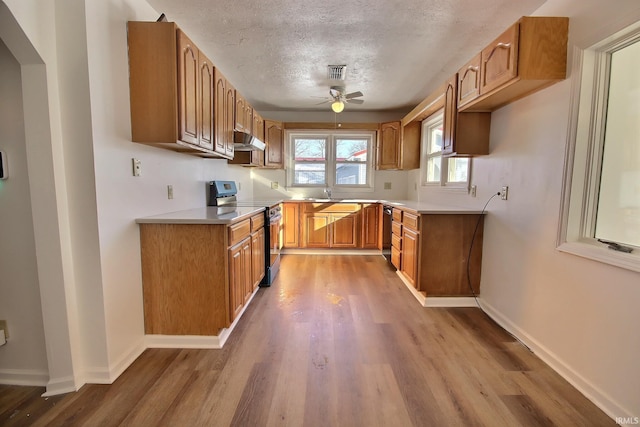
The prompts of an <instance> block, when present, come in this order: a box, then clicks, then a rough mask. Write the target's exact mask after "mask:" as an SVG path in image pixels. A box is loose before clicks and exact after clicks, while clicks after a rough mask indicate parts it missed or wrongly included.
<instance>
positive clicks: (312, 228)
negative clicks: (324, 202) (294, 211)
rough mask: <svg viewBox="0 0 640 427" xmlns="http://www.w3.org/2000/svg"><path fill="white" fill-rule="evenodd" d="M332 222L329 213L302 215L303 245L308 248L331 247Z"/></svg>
mask: <svg viewBox="0 0 640 427" xmlns="http://www.w3.org/2000/svg"><path fill="white" fill-rule="evenodd" d="M330 224H331V218H330V216H329V214H320V213H315V214H304V215H302V246H303V247H306V248H328V247H330V241H331V233H330Z"/></svg>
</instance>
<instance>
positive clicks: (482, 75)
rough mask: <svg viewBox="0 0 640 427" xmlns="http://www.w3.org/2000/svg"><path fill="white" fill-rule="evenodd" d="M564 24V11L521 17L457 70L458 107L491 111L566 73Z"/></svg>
mask: <svg viewBox="0 0 640 427" xmlns="http://www.w3.org/2000/svg"><path fill="white" fill-rule="evenodd" d="M568 27H569V18H566V17H539V16H536V17H522V18H521V19H520V20H518V22H516V23H515V24H513V25H512V26H511V27H509V28H508V29H507V30H506V31H505V32H504V33H502V34H501V35H500V36H498V37H497V38H496V39H495V40H494V41H493V42H491V43H490V44H489V45H488V46H486V47H485V48H484V49H483V50H482V51H481V52H480V58H479V61H478V58H477V57H475V58H474V59H473V60H472V61H470V63H469V64H467V65H465V66H464V67H463V68H461V69H460V70H459V71H458V75H459V78H460V79H462V84H460V87H459V90H461V91H462V93H458V100H459V101H462V102H460V104H459V105H458V108H459V109H460V110H464V111H492V110H495V109H497V108H500V107H501V106H503V105H506V104H508V103H509V102H512V101H515V100H517V99H520V98H522V97H523V96H526V95H529V94H531V93H532V92H535V91H537V90H540V89H542V88H544V87H547V86H549V85H551V84H553V83H555V82H558V81H560V80H563V79H564V78H566V66H567V40H568ZM476 61H478V62H476ZM470 67H471V69H473V70H474V71H473V72H468V70H469V69H470ZM476 67H478V71H477V72H476V71H475V69H476ZM476 73H479V76H478V75H477V74H476ZM478 77H479V85H478V89H477V90H475V89H473V90H472V86H474V85H476V82H475V81H474V80H475V79H476V78H478Z"/></svg>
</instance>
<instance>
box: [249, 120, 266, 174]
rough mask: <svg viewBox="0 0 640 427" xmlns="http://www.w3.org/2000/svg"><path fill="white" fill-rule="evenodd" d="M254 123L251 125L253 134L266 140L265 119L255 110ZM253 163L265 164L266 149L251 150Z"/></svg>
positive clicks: (261, 139)
mask: <svg viewBox="0 0 640 427" xmlns="http://www.w3.org/2000/svg"><path fill="white" fill-rule="evenodd" d="M251 120H252V121H253V125H252V126H251V134H252V135H253V136H255V137H256V138H258V139H259V140H260V141H262V142H264V119H263V118H262V116H261V115H260V114H258V112H257V111H255V110H253V114H252V116H251ZM251 164H252V165H255V166H264V151H262V150H253V151H251Z"/></svg>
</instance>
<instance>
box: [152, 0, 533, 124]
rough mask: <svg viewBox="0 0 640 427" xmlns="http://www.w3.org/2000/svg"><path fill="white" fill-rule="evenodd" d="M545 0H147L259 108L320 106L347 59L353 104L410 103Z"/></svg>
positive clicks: (388, 107) (394, 106)
mask: <svg viewBox="0 0 640 427" xmlns="http://www.w3.org/2000/svg"><path fill="white" fill-rule="evenodd" d="M544 1H545V0H516V1H514V0H402V1H400V0H373V1H372V0H369V1H367V0H325V1H320V0H313V1H311V0H264V1H251V0H181V1H175V0H148V2H149V3H150V4H151V6H152V7H154V8H155V9H156V10H157V11H158V14H160V13H165V14H166V16H167V18H168V20H169V21H174V22H176V23H177V24H178V26H179V27H180V28H182V29H183V30H184V31H185V33H186V34H187V35H188V36H189V37H190V38H191V39H192V40H193V41H194V42H195V43H196V45H198V47H199V48H200V49H201V50H202V51H204V52H205V54H206V55H207V56H208V57H209V59H210V60H211V61H213V63H214V64H215V65H216V66H217V67H218V68H219V69H220V70H221V71H222V73H223V74H224V75H225V76H226V77H227V78H228V79H229V80H230V81H231V82H232V83H233V85H234V86H235V87H236V89H237V90H238V91H240V93H242V95H243V96H244V97H245V98H247V99H248V100H249V102H250V103H251V104H252V105H253V107H254V108H255V109H256V110H258V111H279V110H281V111H291V110H301V111H302V110H304V111H313V110H318V111H324V110H328V109H329V105H328V104H323V105H317V104H318V102H321V101H322V99H320V98H318V97H326V96H328V92H329V85H330V82H329V81H328V80H327V65H329V64H347V77H346V81H345V82H344V83H345V86H346V90H347V92H353V91H362V92H363V93H364V97H363V99H364V100H365V102H364V104H362V105H354V104H347V107H346V108H347V109H348V110H352V111H409V110H410V109H411V108H413V107H414V106H415V105H417V104H418V103H420V101H422V100H423V99H424V98H425V97H426V96H427V95H428V94H429V92H430V91H432V90H433V89H435V88H436V87H437V86H438V85H440V84H442V83H443V82H444V81H445V80H446V79H447V78H448V77H449V76H451V75H452V74H453V73H455V72H456V70H457V69H458V68H459V67H460V66H462V65H463V64H464V63H465V62H467V61H468V60H469V59H471V57H472V56H473V55H474V54H476V53H477V52H479V51H480V50H481V49H482V48H483V47H484V46H485V45H486V44H488V43H489V42H491V41H492V40H493V39H494V38H495V37H496V36H497V35H499V34H500V33H501V32H502V31H504V30H505V29H506V28H507V27H508V26H510V25H511V24H513V23H514V22H515V21H517V20H518V19H519V18H520V17H521V16H524V15H530V14H532V12H534V11H535V10H536V9H537V8H538V7H540V5H542V4H543V3H544Z"/></svg>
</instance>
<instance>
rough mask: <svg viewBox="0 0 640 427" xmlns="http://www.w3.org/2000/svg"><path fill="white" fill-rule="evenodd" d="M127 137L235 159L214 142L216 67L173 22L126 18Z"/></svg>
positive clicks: (227, 148)
mask: <svg viewBox="0 0 640 427" xmlns="http://www.w3.org/2000/svg"><path fill="white" fill-rule="evenodd" d="M127 29H128V36H127V37H128V39H127V40H128V48H129V89H130V102H131V139H132V140H133V142H139V143H143V144H147V145H153V146H157V147H161V148H166V149H170V150H173V151H178V152H183V153H189V154H196V155H199V156H202V157H226V158H231V157H233V145H231V146H230V148H231V149H229V147H228V146H226V145H225V148H224V150H221V149H220V148H219V146H218V143H217V142H214V139H215V138H214V137H215V131H214V129H215V126H217V123H216V120H215V112H214V109H215V106H214V102H215V98H216V94H215V91H216V88H215V87H214V84H215V83H214V75H215V69H214V66H213V64H212V63H211V61H210V60H209V59H208V58H207V57H206V56H205V55H204V53H202V52H201V51H200V50H199V49H198V48H197V46H196V45H195V44H194V43H193V42H192V41H191V40H190V39H189V38H188V37H187V36H186V34H184V33H183V32H182V31H180V29H178V27H177V26H176V24H175V23H173V22H129V23H128V24H127Z"/></svg>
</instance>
